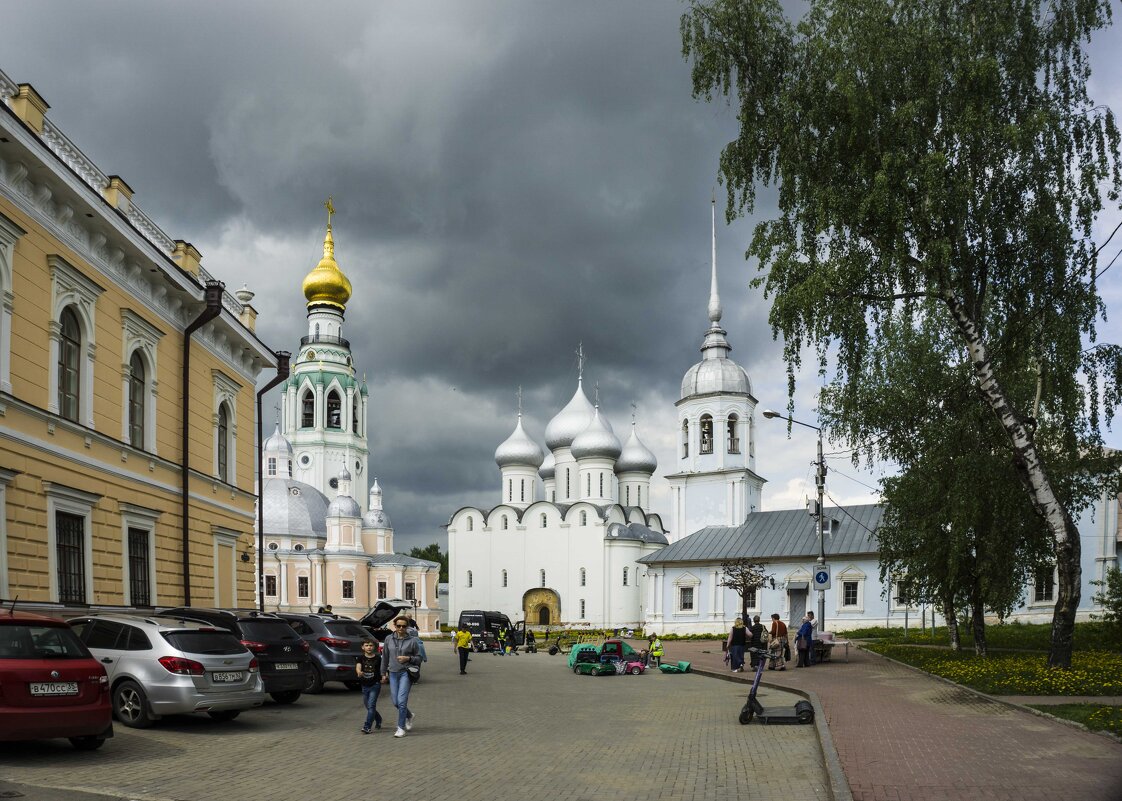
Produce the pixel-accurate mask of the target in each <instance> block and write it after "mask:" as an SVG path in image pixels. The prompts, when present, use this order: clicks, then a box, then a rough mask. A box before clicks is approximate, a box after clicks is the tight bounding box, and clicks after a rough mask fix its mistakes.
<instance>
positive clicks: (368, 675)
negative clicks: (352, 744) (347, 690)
mask: <svg viewBox="0 0 1122 801" xmlns="http://www.w3.org/2000/svg"><path fill="white" fill-rule="evenodd" d="M355 675H356V676H358V683H359V685H360V686H361V687H362V704H363V706H365V707H366V722H365V723H363V724H362V733H363V734H370V725H371V724H374V728H375V729H380V728H382V716H381V715H380V714H378V696H379V695H381V693H382V657H381V655H380V654H379V653H378V643H376V642H374V640H372V639H370V638H369V637H368V638H366V639H364V640H363V641H362V653H361V654H360V655H359V656H358V657H357V658H356V659H355Z"/></svg>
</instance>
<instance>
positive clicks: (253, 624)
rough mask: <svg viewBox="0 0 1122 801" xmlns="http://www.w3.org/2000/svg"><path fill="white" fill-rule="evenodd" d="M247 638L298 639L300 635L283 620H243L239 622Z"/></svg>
mask: <svg viewBox="0 0 1122 801" xmlns="http://www.w3.org/2000/svg"><path fill="white" fill-rule="evenodd" d="M238 625H239V626H241V628H242V634H244V635H245V638H246V639H247V640H298V639H300V635H299V634H297V633H296V631H295V630H294V629H293V628H292V626H290V625H288V623H286V622H285V621H283V620H243V621H241V622H240V623H239V624H238Z"/></svg>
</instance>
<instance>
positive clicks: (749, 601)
mask: <svg viewBox="0 0 1122 801" xmlns="http://www.w3.org/2000/svg"><path fill="white" fill-rule="evenodd" d="M744 605H745V606H747V607H748V608H749V609H758V608H759V604H757V603H756V588H755V587H753V588H752V589H750V590H748V591H747V592H745V593H744Z"/></svg>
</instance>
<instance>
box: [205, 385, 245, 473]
mask: <svg viewBox="0 0 1122 801" xmlns="http://www.w3.org/2000/svg"><path fill="white" fill-rule="evenodd" d="M211 377H212V379H213V381H214V475H215V476H217V477H218V480H219V481H222V482H224V483H226V484H236V483H237V478H238V477H237V470H236V467H237V456H236V454H237V452H238V448H237V443H238V423H237V419H238V392H240V391H241V388H242V387H241V385H240V384H238V383H237V382H236V381H234V380H233V379H232V378H230V377H229V376H227V375H226V374H225V373H223V372H221V371H220V370H212V371H211Z"/></svg>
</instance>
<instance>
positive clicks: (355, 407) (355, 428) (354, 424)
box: [351, 395, 362, 434]
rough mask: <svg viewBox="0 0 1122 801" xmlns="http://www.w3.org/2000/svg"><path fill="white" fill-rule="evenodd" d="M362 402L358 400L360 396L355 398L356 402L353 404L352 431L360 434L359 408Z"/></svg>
mask: <svg viewBox="0 0 1122 801" xmlns="http://www.w3.org/2000/svg"><path fill="white" fill-rule="evenodd" d="M361 402H362V401H360V400H359V399H358V395H355V396H354V402H353V403H352V404H351V431H353V432H354V433H356V434H357V433H358V406H359V404H360V403H361Z"/></svg>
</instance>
